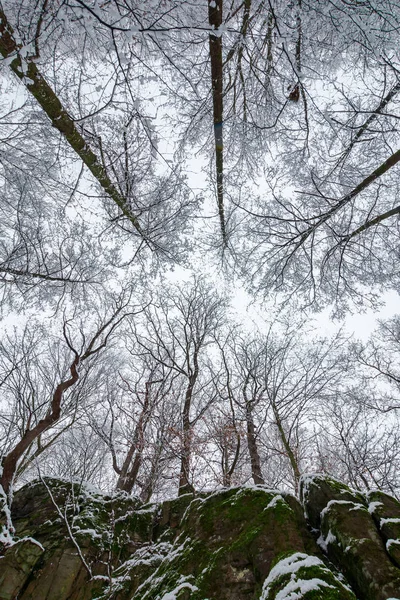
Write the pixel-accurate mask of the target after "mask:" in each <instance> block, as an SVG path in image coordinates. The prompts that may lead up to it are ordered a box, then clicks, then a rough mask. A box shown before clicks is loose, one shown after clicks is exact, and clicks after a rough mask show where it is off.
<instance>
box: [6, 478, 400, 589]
mask: <svg viewBox="0 0 400 600" xmlns="http://www.w3.org/2000/svg"><path fill="white" fill-rule="evenodd" d="M12 520H13V525H14V527H15V538H14V539H15V540H18V541H16V542H15V543H14V544H13V545H11V546H8V547H7V548H4V549H3V556H2V557H1V558H0V599H1V600H14V599H18V600H34V599H35V600H91V599H95V598H96V599H97V600H106V599H109V600H111V599H115V600H228V599H229V600H256V599H257V600H300V599H302V600H356V599H357V600H388V599H391V600H394V599H396V600H397V599H398V600H400V503H399V502H397V500H395V499H394V498H392V497H390V496H388V495H387V494H384V493H382V492H372V493H369V494H368V495H364V494H361V493H359V492H354V491H352V490H350V489H349V488H348V487H347V486H345V485H343V484H341V483H340V482H338V481H335V480H333V479H331V478H329V477H325V476H310V477H304V478H303V480H302V484H301V501H300V502H299V501H298V500H297V499H296V498H294V497H293V496H291V495H289V494H285V493H279V492H277V491H274V490H269V489H267V488H266V487H264V486H253V487H240V488H232V489H226V490H222V491H218V492H215V493H211V494H201V495H192V494H188V495H186V496H181V497H179V498H177V499H175V500H169V501H166V502H163V503H161V504H148V505H143V504H141V503H140V502H139V501H138V500H137V499H135V498H132V497H129V496H127V495H124V494H116V495H115V496H113V497H111V496H104V495H102V494H100V493H98V492H96V491H95V490H93V489H92V488H90V487H89V486H86V485H77V484H68V483H65V482H61V481H57V480H51V479H46V480H43V481H41V482H35V483H32V484H30V485H28V486H26V487H24V488H23V489H21V490H19V491H18V492H17V493H16V494H15V498H14V502H13V506H12Z"/></svg>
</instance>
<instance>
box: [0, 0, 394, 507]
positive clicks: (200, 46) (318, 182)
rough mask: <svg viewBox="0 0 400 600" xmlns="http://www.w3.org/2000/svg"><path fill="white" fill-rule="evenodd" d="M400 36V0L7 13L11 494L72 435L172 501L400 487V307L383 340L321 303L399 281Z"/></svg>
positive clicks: (147, 493)
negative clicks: (243, 491)
mask: <svg viewBox="0 0 400 600" xmlns="http://www.w3.org/2000/svg"><path fill="white" fill-rule="evenodd" d="M399 30H400V4H399V3H398V2H397V1H395V0H381V1H380V2H378V3H377V2H375V1H373V0H329V1H326V2H319V1H318V0H292V1H290V2H287V1H286V0H285V1H283V0H268V1H265V0H243V1H239V0H231V1H230V2H228V1H227V0H226V1H225V2H223V0H201V2H199V1H194V0H147V1H146V2H142V1H139V0H105V1H103V0H101V1H100V0H88V1H83V0H63V1H59V0H40V1H33V0H19V1H18V2H15V0H2V1H1V2H0V55H1V57H2V58H1V60H0V70H1V79H0V187H1V194H0V211H1V213H0V214H1V220H0V290H1V297H0V307H1V316H2V323H1V326H2V329H1V331H2V338H3V339H2V341H1V346H0V355H1V356H0V391H2V392H3V398H2V399H1V400H0V409H1V410H2V416H1V418H0V435H1V436H2V437H1V439H2V441H3V443H2V447H3V450H2V476H1V477H2V478H1V479H0V481H1V484H2V485H3V488H4V491H5V492H6V493H9V491H10V488H11V485H12V481H13V480H14V479H15V478H18V477H23V476H24V475H23V473H24V472H25V473H30V469H34V468H36V469H38V468H43V469H48V470H50V471H52V470H55V474H57V468H59V469H60V467H57V466H56V463H57V461H54V460H53V454H52V452H53V449H55V448H58V450H57V452H59V453H60V455H62V456H64V459H63V460H64V462H65V461H66V462H67V463H68V468H70V474H71V476H80V475H82V472H83V471H84V472H85V473H86V474H90V475H88V477H89V478H90V477H92V478H93V479H94V480H96V482H97V483H98V484H99V485H100V484H101V485H104V486H110V485H111V486H112V485H114V483H115V485H116V486H117V487H118V488H119V489H125V490H127V491H129V492H130V491H132V490H135V491H136V492H137V493H140V494H141V495H142V496H143V498H146V499H148V498H150V497H151V495H152V494H153V493H160V494H162V493H164V492H163V490H164V489H167V488H168V485H169V483H168V482H170V481H171V479H173V477H172V475H171V473H173V472H177V473H179V475H178V476H177V478H175V479H177V484H178V486H179V489H180V490H181V492H182V490H188V489H189V490H191V489H192V488H193V487H196V486H197V485H200V484H201V485H203V484H204V485H205V484H206V483H210V484H212V485H217V484H222V485H231V484H232V483H234V482H235V481H246V480H247V479H248V478H253V480H254V481H255V482H256V483H262V482H268V483H271V484H281V483H283V484H284V485H287V486H289V487H291V488H292V489H295V490H296V489H297V485H298V480H299V476H300V474H301V472H303V471H304V469H305V468H306V467H310V468H314V467H315V468H316V467H318V468H321V469H322V470H325V469H326V470H328V471H329V469H335V468H336V469H339V470H340V469H341V471H340V473H338V475H339V476H341V477H343V478H345V479H346V478H347V479H348V480H351V482H352V483H353V484H354V485H372V483H371V482H373V483H374V484H375V485H378V486H381V487H385V486H386V488H388V487H389V488H390V490H391V491H392V492H393V491H395V490H396V489H397V486H398V485H399V483H398V481H397V478H398V476H397V475H394V472H395V471H396V468H397V465H398V460H399V459H398V457H397V450H396V448H395V446H396V445H394V446H393V447H392V450H391V451H390V452H389V450H388V446H387V447H386V450H385V449H384V448H383V447H382V449H381V455H380V456H383V455H384V454H385V452H386V454H387V455H390V457H391V458H390V464H391V466H390V468H389V467H388V469H387V470H385V469H384V468H383V466H382V464H381V462H380V459H377V458H376V457H375V456H373V447H374V443H373V440H374V439H376V438H379V434H380V431H382V427H386V426H387V423H386V422H385V420H384V419H385V415H386V414H389V413H390V418H391V419H392V421H391V425H390V426H391V427H392V425H393V424H394V423H395V421H396V419H397V417H398V415H397V412H398V403H397V400H396V394H397V388H398V377H397V367H396V363H395V361H392V359H391V358H390V357H391V356H392V355H394V354H395V352H396V350H395V349H394V348H395V347H397V346H396V344H397V343H398V335H397V334H398V331H397V330H398V322H397V320H396V317H394V319H393V320H392V321H390V322H389V323H386V324H382V325H381V329H380V333H379V335H378V337H377V338H376V340H372V341H371V342H369V343H367V344H366V345H364V346H362V345H357V344H351V343H349V341H348V340H347V338H346V336H345V334H344V333H339V334H338V335H337V336H336V337H335V338H334V339H329V340H328V339H322V338H321V337H320V336H319V334H318V332H315V331H313V330H312V324H311V320H312V317H311V316H310V315H312V311H318V310H320V309H322V308H324V307H330V309H331V310H333V311H334V312H335V313H336V315H337V316H338V315H343V314H345V313H346V311H355V310H360V309H363V308H365V307H368V306H375V307H376V306H377V305H379V302H380V300H381V298H382V294H383V293H384V292H385V291H388V290H394V291H395V292H398V291H399V286H400V276H399V273H400V271H399V268H398V262H399V258H400V257H399V249H400V245H399V222H400V221H399V215H400V205H399V200H398V195H399V187H400V177H399V165H398V163H399V162H400V149H399V148H398V143H397V140H398V137H399V136H398V127H399V117H400V111H399V109H400V78H399V73H400V55H399V43H398V41H399V33H400V31H399ZM174 270H175V271H177V273H178V274H182V275H181V276H178V275H177V276H176V277H175V278H174V276H173V272H174ZM177 280H178V283H174V281H175V282H176V281H177ZM179 280H180V282H179ZM238 287H241V288H243V289H245V290H246V291H247V293H248V294H249V298H250V307H251V306H252V307H256V306H257V312H255V311H256V309H255V308H254V311H253V313H252V309H251V308H250V309H249V313H248V314H249V316H248V318H247V317H246V319H245V321H244V322H241V319H240V317H238V315H237V314H235V312H234V311H233V309H232V306H231V296H232V295H234V294H235V290H236V289H237V288H238ZM266 306H268V307H272V306H274V307H275V308H274V314H273V315H272V309H270V308H269V309H268V310H271V312H270V313H267V312H266V311H265V307H266ZM263 311H264V312H263ZM253 314H254V315H255V314H257V315H258V316H259V315H261V321H262V323H261V322H257V323H256V322H255V321H257V319H258V317H257V318H253V316H252V315H253ZM249 323H250V326H249ZM13 327H14V329H13ZM312 339H313V340H314V341H313V342H312V341H311V340H312ZM377 340H380V341H379V342H378V341H377ZM373 373H374V374H375V376H374V375H373ZM361 389H362V390H363V391H362V392H361V391H360V390H361ZM368 395H369V398H367V396H368ZM95 398H96V399H97V402H98V410H96V411H94V412H93V410H92V408H91V407H92V406H93V402H94V399H95ZM345 398H350V399H351V401H349V402H345ZM371 414H374V415H379V419H381V420H382V423H380V422H378V421H379V420H378V419H377V420H376V422H375V425H374V427H375V429H374V430H373V431H371V427H372V426H371V424H370V416H371ZM327 420H328V421H329V422H330V423H331V427H328V426H327V424H326V423H327ZM349 422H352V423H353V422H354V423H355V424H357V427H355V429H354V432H353V433H354V434H353V433H352V434H351V435H350V430H351V428H350V429H349V430H348V428H347V424H348V423H349ZM385 423H386V425H385ZM394 429H395V427H394V425H393V431H394ZM85 432H86V433H85ZM393 435H394V434H393ZM393 435H392V436H391V437H390V439H388V440H387V444H389V445H390V440H393V439H394V438H393ZM396 435H397V434H396ZM357 436H358V437H357ZM85 438H86V439H93V440H96V442H95V443H94V442H93V445H92V447H93V448H94V450H93V452H94V456H93V458H89V457H88V456H87V446H85V443H86V442H85ZM396 439H397V438H396ZM332 440H334V442H333V441H332ZM382 443H383V442H382ZM68 444H71V447H75V449H76V455H78V454H79V453H82V457H83V456H84V457H85V458H82V459H80V460H79V461H78V464H75V461H74V460H73V458H72V454H74V452H72V454H68ZM85 448H86V449H85ZM332 448H336V449H338V450H337V452H338V453H339V455H340V456H341V458H342V459H343V460H342V462H341V463H340V466H338V464H336V465H333V462H332V461H333V459H332ZM360 448H362V449H363V451H362V452H361V451H360V452H359V450H360ZM78 449H79V450H78ZM54 452H56V450H54ZM282 457H284V458H282ZM285 461H286V462H285ZM282 465H284V466H282ZM82 469H83V471H82ZM207 469H208V471H207ZM67 471H68V469H66V470H64V471H63V474H65V473H67ZM206 471H207V474H205V473H206ZM60 473H61V471H59V473H58V474H60ZM26 476H29V475H26ZM113 478H116V482H114V483H112V482H113V481H114V479H113Z"/></svg>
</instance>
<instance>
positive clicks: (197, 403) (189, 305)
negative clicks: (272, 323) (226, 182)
mask: <svg viewBox="0 0 400 600" xmlns="http://www.w3.org/2000/svg"><path fill="white" fill-rule="evenodd" d="M157 300H158V301H157V304H158V306H157V311H156V310H155V306H154V305H153V306H150V307H149V308H148V309H147V310H146V311H145V313H144V314H145V323H144V328H143V330H140V329H139V328H136V330H135V331H134V332H132V333H133V334H134V335H135V337H136V340H137V343H138V345H139V347H140V348H141V352H142V353H144V354H147V355H148V356H149V357H151V358H152V360H154V361H156V362H158V363H159V364H160V365H163V366H164V367H165V368H167V369H170V370H172V371H174V372H175V373H176V374H177V375H179V377H180V379H181V381H182V396H181V397H178V398H176V405H177V408H178V410H179V412H180V415H181V430H180V435H181V443H180V446H181V447H180V475H179V491H180V493H185V491H186V492H187V491H189V490H191V489H192V484H191V482H190V460H191V454H192V436H193V430H194V427H195V425H196V422H197V421H198V420H199V418H200V417H201V416H202V415H203V414H204V412H205V411H206V410H207V408H208V406H209V405H210V403H211V402H212V400H213V397H212V396H211V397H208V395H207V391H206V390H208V389H209V387H210V383H212V374H210V372H209V371H208V369H207V366H206V364H205V362H204V358H205V356H204V351H205V349H206V348H207V347H208V346H209V345H210V344H211V343H212V342H213V340H214V339H215V335H216V332H217V331H218V329H219V328H221V327H222V325H223V323H224V319H225V307H226V301H225V300H224V299H223V298H222V297H220V296H219V295H218V294H217V292H216V291H215V289H213V288H212V287H211V286H210V285H208V284H206V282H205V281H204V280H202V279H200V278H196V279H194V280H193V281H192V282H190V283H189V284H186V285H181V286H178V288H177V289H176V290H175V291H173V290H172V289H171V288H167V287H165V288H164V289H163V292H162V294H160V295H159V296H158V299H157Z"/></svg>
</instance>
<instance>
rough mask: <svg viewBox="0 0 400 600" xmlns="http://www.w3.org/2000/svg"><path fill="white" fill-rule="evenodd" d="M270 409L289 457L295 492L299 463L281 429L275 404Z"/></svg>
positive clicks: (297, 483)
mask: <svg viewBox="0 0 400 600" xmlns="http://www.w3.org/2000/svg"><path fill="white" fill-rule="evenodd" d="M272 410H273V411H274V416H275V423H276V426H277V427H278V431H279V435H280V438H281V441H282V444H283V446H284V448H285V451H286V454H287V457H288V458H289V462H290V466H291V467H292V470H293V475H294V490H295V494H297V493H298V491H299V481H300V476H301V475H300V469H299V464H298V462H297V459H296V457H295V455H294V452H293V450H292V448H291V446H290V443H289V440H288V438H287V435H286V433H285V430H284V429H283V425H282V421H281V418H280V416H279V412H278V409H277V408H276V405H275V404H273V405H272Z"/></svg>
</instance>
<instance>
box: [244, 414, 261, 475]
mask: <svg viewBox="0 0 400 600" xmlns="http://www.w3.org/2000/svg"><path fill="white" fill-rule="evenodd" d="M246 424H247V446H248V449H249V454H250V464H251V474H252V477H253V481H254V483H255V484H256V485H257V484H264V483H265V481H264V478H263V476H262V472H261V460H260V455H259V453H258V447H257V438H256V431H255V426H254V420H253V412H252V410H251V406H250V403H249V402H248V403H247V405H246Z"/></svg>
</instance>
